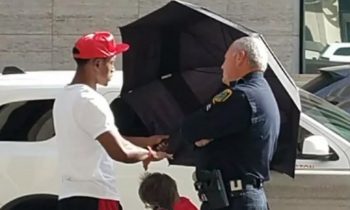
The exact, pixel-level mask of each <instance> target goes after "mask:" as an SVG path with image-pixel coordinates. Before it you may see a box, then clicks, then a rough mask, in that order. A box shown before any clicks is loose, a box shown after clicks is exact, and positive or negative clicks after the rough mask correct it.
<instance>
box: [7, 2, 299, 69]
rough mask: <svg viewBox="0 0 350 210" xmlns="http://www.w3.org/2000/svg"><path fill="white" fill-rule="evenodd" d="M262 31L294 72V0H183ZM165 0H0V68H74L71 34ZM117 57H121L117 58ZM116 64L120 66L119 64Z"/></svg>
mask: <svg viewBox="0 0 350 210" xmlns="http://www.w3.org/2000/svg"><path fill="white" fill-rule="evenodd" d="M188 1H189V2H191V3H195V4H200V5H202V6H204V7H207V8H208V9H210V10H212V11H214V12H216V13H218V14H220V15H222V16H224V17H227V18H228V19H231V20H233V21H235V22H237V23H241V24H244V25H245V26H247V27H250V28H252V29H254V30H256V31H258V32H260V33H262V34H263V35H264V36H265V37H266V39H267V41H268V43H269V44H270V46H271V47H272V49H273V50H274V52H275V54H276V55H277V56H278V57H279V58H280V60H281V62H282V64H283V65H284V66H285V68H286V69H287V70H288V71H289V72H291V73H298V72H299V16H300V14H299V13H300V12H299V1H296V0H293V1H291V0H269V1H263V0H188ZM168 2H169V0H103V1H101V0H1V1H0V69H2V68H3V67H4V66H9V65H15V66H18V67H20V68H23V69H25V70H50V69H54V70H58V69H60V70H62V69H64V70H66V69H74V68H75V65H74V63H73V61H72V59H71V48H72V45H73V44H74V42H75V40H76V39H77V37H78V36H79V35H81V34H83V33H88V32H92V31H95V30H110V31H112V32H113V33H114V34H115V35H116V36H117V37H119V38H120V35H119V31H118V29H117V27H118V26H122V25H125V24H127V23H129V22H130V21H133V20H136V19H137V18H139V17H142V16H143V15H145V14H148V13H149V12H151V11H153V10H155V9H157V8H159V7H161V6H163V5H164V4H166V3H168ZM119 60H121V59H119ZM118 68H121V62H119V65H118Z"/></svg>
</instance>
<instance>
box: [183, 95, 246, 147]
mask: <svg viewBox="0 0 350 210" xmlns="http://www.w3.org/2000/svg"><path fill="white" fill-rule="evenodd" d="M250 119H251V108H250V106H249V103H248V100H247V98H246V96H245V94H244V93H243V92H241V91H239V90H234V92H233V94H232V95H231V96H230V97H229V98H228V99H226V100H225V101H223V102H215V103H211V104H208V105H207V106H206V107H204V108H203V109H201V110H199V111H197V112H195V113H194V114H192V115H190V116H189V117H187V118H186V119H185V121H184V122H183V124H182V126H181V128H180V131H179V132H180V133H181V138H183V139H184V140H185V141H187V142H190V143H194V142H195V141H198V140H200V139H217V138H220V137H223V136H226V135H228V134H233V133H235V132H240V131H242V130H244V129H246V128H247V127H248V126H249V125H250Z"/></svg>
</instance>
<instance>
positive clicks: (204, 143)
mask: <svg viewBox="0 0 350 210" xmlns="http://www.w3.org/2000/svg"><path fill="white" fill-rule="evenodd" d="M212 141H213V139H201V140H198V141H196V142H195V143H194V145H196V147H205V146H207V145H208V144H209V143H210V142H212Z"/></svg>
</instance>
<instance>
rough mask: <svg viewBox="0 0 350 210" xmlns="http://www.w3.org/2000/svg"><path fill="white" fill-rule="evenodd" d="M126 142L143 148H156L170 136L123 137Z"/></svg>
mask: <svg viewBox="0 0 350 210" xmlns="http://www.w3.org/2000/svg"><path fill="white" fill-rule="evenodd" d="M123 137H124V138H125V139H126V140H128V141H129V142H131V143H133V144H134V145H137V146H139V147H142V148H147V147H148V146H151V147H153V146H155V145H158V144H160V143H161V142H162V141H163V140H165V139H167V138H169V135H153V136H148V137H143V136H123Z"/></svg>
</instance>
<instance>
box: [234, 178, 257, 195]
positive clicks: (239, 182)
mask: <svg viewBox="0 0 350 210" xmlns="http://www.w3.org/2000/svg"><path fill="white" fill-rule="evenodd" d="M263 183H264V181H263V180H261V179H257V178H255V177H250V176H249V177H246V178H244V179H235V180H230V181H229V182H228V191H229V192H234V193H235V192H242V191H243V190H245V189H246V187H247V186H248V185H251V186H253V187H254V188H257V189H260V188H262V187H263Z"/></svg>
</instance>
